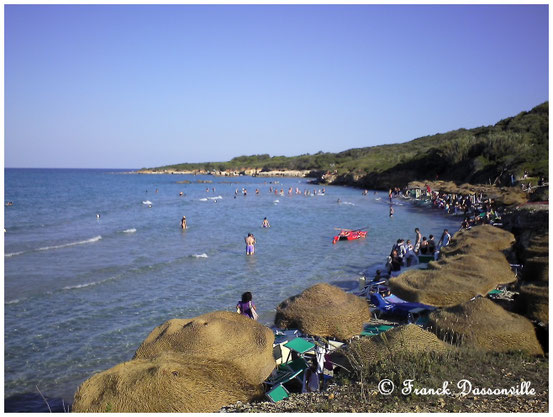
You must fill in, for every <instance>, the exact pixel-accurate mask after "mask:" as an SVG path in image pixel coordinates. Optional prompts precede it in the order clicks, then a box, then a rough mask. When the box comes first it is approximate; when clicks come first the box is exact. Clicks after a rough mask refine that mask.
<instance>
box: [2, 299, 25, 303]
mask: <svg viewBox="0 0 553 417" xmlns="http://www.w3.org/2000/svg"><path fill="white" fill-rule="evenodd" d="M20 301H21V300H19V299H18V298H16V299H15V300H10V301H6V302H5V303H4V304H17V303H19V302H20Z"/></svg>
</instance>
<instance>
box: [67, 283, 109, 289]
mask: <svg viewBox="0 0 553 417" xmlns="http://www.w3.org/2000/svg"><path fill="white" fill-rule="evenodd" d="M101 282H103V281H97V282H87V283H86V284H79V285H68V286H67V287H63V288H62V290H76V289H78V288H86V287H90V286H92V285H98V284H100V283H101Z"/></svg>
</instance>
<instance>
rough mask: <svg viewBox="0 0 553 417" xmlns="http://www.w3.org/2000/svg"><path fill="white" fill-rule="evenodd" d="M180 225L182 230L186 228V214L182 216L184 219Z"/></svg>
mask: <svg viewBox="0 0 553 417" xmlns="http://www.w3.org/2000/svg"><path fill="white" fill-rule="evenodd" d="M180 227H181V229H182V230H184V229H186V227H187V226H186V216H182V219H181V221H180Z"/></svg>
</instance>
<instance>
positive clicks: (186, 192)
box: [4, 169, 460, 411]
mask: <svg viewBox="0 0 553 417" xmlns="http://www.w3.org/2000/svg"><path fill="white" fill-rule="evenodd" d="M180 181H189V183H179V182H180ZM307 181H308V180H307V179H299V178H263V177H246V176H241V177H213V176H199V175H198V176H193V175H138V174H128V173H125V172H123V171H114V170H68V169H67V170H66V169H6V170H5V200H6V201H12V202H13V205H11V206H6V207H4V209H5V216H4V224H5V229H6V232H5V234H4V245H5V246H4V266H5V277H4V278H5V279H4V312H5V321H4V323H5V330H4V340H5V364H4V365H5V367H4V369H5V375H4V378H5V379H4V380H5V387H4V388H5V397H6V398H7V400H6V405H8V404H10V409H14V408H15V409H19V410H23V409H25V410H27V411H30V410H33V409H35V410H37V411H38V410H39V409H44V406H45V404H44V403H42V401H41V400H39V401H36V403H35V404H34V405H33V404H31V405H29V401H31V402H32V398H35V399H36V398H40V397H37V395H36V394H38V390H40V392H41V393H42V394H43V395H45V396H46V397H49V398H58V399H63V400H64V401H65V403H71V402H72V399H73V394H74V392H75V390H76V389H77V387H78V385H79V384H80V383H81V382H83V381H84V380H85V379H87V378H88V377H90V376H91V375H92V374H94V373H96V372H100V371H102V370H106V369H108V368H110V367H112V366H114V365H116V364H117V363H120V362H124V361H128V360H130V359H131V358H132V356H133V354H134V352H135V351H136V349H137V348H138V346H139V345H140V343H141V342H142V341H143V340H144V339H145V338H146V336H147V335H148V334H149V333H150V332H151V331H152V330H153V328H154V327H156V326H158V325H160V324H161V323H163V322H165V321H166V320H169V319H171V318H191V317H195V316H198V315H200V314H203V313H207V312H210V311H214V310H228V311H234V310H235V306H236V303H237V301H238V300H239V298H240V296H241V294H242V293H243V292H245V291H251V292H252V294H253V298H254V302H255V304H256V305H257V307H258V311H259V312H260V320H261V321H262V322H263V323H265V324H268V325H270V324H271V323H272V321H273V319H274V314H275V309H276V307H277V305H278V304H279V303H280V302H281V301H283V300H285V299H286V298H288V297H290V296H292V295H295V294H298V293H300V292H301V291H303V290H304V289H306V288H308V287H310V286H312V285H314V284H316V283H319V282H328V283H331V284H334V285H337V286H339V287H341V288H344V289H353V288H356V287H357V286H358V280H359V277H360V276H362V275H363V274H367V276H370V275H371V274H373V273H374V271H375V270H376V269H377V268H381V267H383V264H384V262H385V259H386V256H387V255H388V254H389V252H390V249H391V247H392V245H393V243H394V242H395V241H396V240H397V239H398V238H400V237H402V238H405V239H409V238H410V239H411V240H412V241H414V238H415V232H414V228H415V227H419V228H420V230H421V232H422V234H423V235H424V236H428V235H429V234H434V236H436V239H439V236H440V235H441V232H442V231H443V229H444V228H449V229H450V230H456V229H457V228H458V227H459V224H460V219H458V218H452V217H446V216H443V215H441V214H438V212H437V211H434V210H432V209H422V208H416V207H413V206H412V205H411V204H410V203H409V202H406V201H404V200H402V199H400V198H395V199H394V202H393V204H394V210H395V214H394V216H393V217H390V216H389V202H388V195H387V193H385V192H373V191H371V192H369V193H368V195H366V196H363V195H362V193H361V190H359V189H354V188H348V187H335V186H326V187H325V193H324V195H322V192H321V193H319V191H322V188H323V187H322V186H316V185H312V184H309V183H308V182H307ZM270 187H273V188H276V189H277V190H278V194H277V195H275V194H274V192H273V193H271V192H270V191H269V189H270ZM290 187H292V188H293V193H292V194H291V195H289V194H288V189H289V188H290ZM243 188H245V189H246V190H247V196H244V195H243V193H242V189H243ZM296 188H299V190H300V191H301V193H302V194H296V193H295V190H296ZM256 189H258V190H259V194H258V195H257V194H256V193H255V190H256ZM281 189H282V190H283V194H284V195H280V190H281ZM236 190H238V194H236ZM305 190H309V194H310V195H309V196H306V195H305V193H304V192H305ZM181 192H182V193H183V195H182V196H180V193H181ZM314 192H316V193H317V195H313V194H314ZM150 203H151V204H150ZM98 214H99V218H98V217H97V215H98ZM182 216H186V219H187V221H188V229H186V230H184V231H183V230H182V229H181V227H180V220H181V218H182ZM264 217H267V219H268V220H269V222H270V224H271V227H270V228H262V227H261V224H262V221H263V218H264ZM337 228H350V229H357V228H361V229H363V230H367V231H368V235H367V238H366V239H361V240H357V241H340V242H338V243H337V244H335V245H333V244H332V238H333V236H334V235H336V234H337V233H338V231H337V230H336V229H337ZM247 233H253V234H254V236H255V238H256V240H257V245H256V253H255V255H253V256H246V255H245V243H244V238H245V236H246V235H247ZM21 395H23V396H21ZM25 395H26V396H27V397H26V396H25ZM10 398H11V399H17V401H15V400H14V402H13V403H10ZM26 399H27V400H26ZM25 401H27V402H28V404H25ZM13 404H16V405H13ZM22 404H25V406H23V405H22Z"/></svg>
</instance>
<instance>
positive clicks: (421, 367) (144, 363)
mask: <svg viewBox="0 0 553 417" xmlns="http://www.w3.org/2000/svg"><path fill="white" fill-rule="evenodd" d="M141 173H144V172H141ZM149 173H152V174H154V172H149ZM163 173H165V174H167V173H168V172H163ZM178 173H179V174H181V173H184V172H178ZM298 175H299V174H298ZM272 176H274V173H273V174H272ZM412 186H415V184H413V185H412ZM433 186H435V184H433ZM442 186H443V185H442ZM450 191H451V190H450ZM453 191H455V192H460V191H459V190H457V189H455V190H453ZM467 192H475V191H474V190H469V191H467ZM506 195H509V193H506ZM495 197H496V198H499V199H501V202H502V203H504V202H505V201H510V200H509V199H510V198H511V197H510V196H507V197H504V196H503V195H502V194H501V193H499V194H497V195H495ZM517 198H518V196H517ZM489 227H491V226H489ZM503 228H504V229H505V230H508V231H510V232H512V233H513V235H514V236H515V238H516V244H515V245H514V246H513V248H512V249H509V255H508V256H510V257H514V258H513V259H516V260H517V261H518V260H520V262H521V263H526V264H527V265H530V266H532V267H531V268H530V267H529V268H526V269H524V270H523V274H522V278H521V279H520V280H518V281H517V282H516V283H515V284H512V285H511V286H510V287H509V288H510V290H512V291H513V293H516V294H518V293H520V294H521V296H520V298H519V299H518V300H517V302H516V303H514V302H511V301H510V300H506V302H505V303H503V304H502V306H503V307H499V305H498V304H495V303H493V302H492V301H489V300H488V299H482V300H484V301H485V302H484V301H483V307H482V308H487V309H489V308H492V307H490V306H489V305H488V304H487V303H490V305H495V307H493V308H492V309H496V310H497V309H499V310H501V311H503V308H506V310H505V311H504V312H503V313H500V314H505V315H513V316H512V317H515V316H516V317H517V320H518V318H520V320H526V321H528V320H531V322H532V323H533V325H534V327H535V328H536V332H537V333H539V332H540V331H541V332H542V335H541V336H542V337H540V335H539V334H538V338H540V341H541V342H542V347H543V349H544V350H545V352H546V353H545V356H539V355H538V356H533V355H532V354H528V353H525V354H522V355H523V356H521V354H511V353H508V352H507V353H497V352H493V351H494V349H493V348H491V349H490V348H485V349H482V348H481V347H480V348H475V347H471V348H470V349H469V348H467V347H466V346H463V347H461V346H460V345H454V346H453V348H454V350H455V352H454V353H451V352H450V349H446V350H445V351H441V350H440V351H439V352H438V351H436V352H434V353H435V354H436V355H438V356H436V357H431V358H429V357H427V356H425V355H427V354H428V353H429V352H428V346H429V345H428V346H426V347H425V345H424V344H423V345H421V346H420V350H414V351H412V352H411V353H410V357H408V358H404V357H403V356H402V355H401V353H397V352H396V353H394V354H392V353H390V355H391V356H392V357H389V358H386V360H385V361H384V362H392V363H393V364H394V365H395V366H396V367H397V368H398V369H399V372H400V374H401V372H403V371H402V369H404V368H405V369H407V373H409V372H415V373H416V374H417V375H421V376H422V375H425V376H424V377H422V379H423V380H424V382H425V383H428V384H435V383H436V378H438V379H439V378H457V379H461V378H463V377H464V376H466V374H469V375H471V376H472V378H474V379H475V383H476V384H479V385H480V386H482V387H486V388H489V387H505V386H507V387H510V386H514V385H516V384H518V383H521V381H525V380H530V381H532V383H533V384H534V386H535V387H536V395H532V396H500V397H498V396H495V397H494V396H491V397H490V396H486V395H476V394H475V395H470V394H469V395H467V396H459V395H457V396H455V395H443V396H440V395H438V396H436V395H434V396H425V397H414V396H410V395H409V396H402V395H399V394H397V395H392V396H386V395H383V394H381V393H380V392H379V391H378V389H376V384H377V382H378V381H377V380H376V379H374V375H375V373H374V369H380V368H378V367H384V364H383V363H382V361H380V362H379V361H378V360H377V361H376V362H374V358H373V359H370V361H369V362H367V364H368V365H367V366H369V368H368V369H372V370H373V371H372V372H371V373H369V374H368V375H369V380H364V378H366V377H367V374H363V373H362V372H361V371H359V370H358V371H359V372H361V373H359V372H357V373H356V375H357V376H355V375H353V374H352V375H342V376H341V377H339V378H337V381H338V382H339V384H332V385H330V386H329V387H328V389H327V390H326V391H324V392H318V393H310V394H291V395H290V397H289V398H288V399H286V400H284V401H279V402H278V403H271V402H268V401H266V400H263V398H264V397H263V392H262V391H259V389H260V387H261V386H260V385H259V384H260V383H261V382H262V381H263V380H264V378H266V377H267V376H268V375H265V374H266V373H267V372H268V371H269V370H270V368H272V367H274V364H271V361H272V354H271V353H270V352H272V345H273V342H272V340H274V335H272V334H269V333H267V330H269V329H268V328H266V327H265V326H262V325H260V324H259V323H257V322H254V321H252V320H249V319H244V317H243V316H240V315H236V314H234V313H228V312H213V313H207V314H205V315H202V316H200V317H196V318H193V319H181V320H180V321H179V319H174V320H170V321H169V322H167V323H165V324H163V325H161V326H159V327H158V328H156V329H154V331H153V332H152V333H151V335H150V336H148V338H147V339H146V340H145V341H144V343H143V344H142V345H141V347H140V348H139V349H138V350H137V353H136V355H135V357H134V358H133V360H131V361H128V362H125V363H124V364H120V365H117V366H116V367H114V368H112V369H110V370H108V371H104V372H102V373H100V374H96V375H94V376H93V377H91V378H90V379H89V380H87V381H85V383H83V384H82V385H81V387H79V390H78V391H77V393H76V395H75V403H74V411H78V412H82V411H96V412H104V411H114V412H117V411H126V412H129V411H133V412H140V411H141V412H145V411H150V412H160V411H180V412H195V411H196V412H206V411H207V412H214V411H217V410H219V411H220V412H383V411H393V412H428V411H430V412H436V411H461V412H501V411H505V412H547V410H548V380H547V374H548V372H547V370H548V353H547V350H548V347H547V344H545V345H544V343H546V342H544V338H545V340H547V336H548V316H547V305H548V295H547V294H548V281H547V275H548V272H547V271H548V249H544V244H545V246H547V242H548V232H547V229H548V204H539V205H532V204H526V203H521V204H518V205H517V206H514V205H511V207H510V208H508V209H506V210H505V211H504V225H503ZM505 233H507V232H505ZM488 239H489V237H488ZM506 239H507V240H508V238H506ZM459 245H461V246H462V244H461V243H459ZM478 245H489V242H487V241H481V242H478ZM501 245H504V244H501ZM501 245H500V246H498V249H501V250H503V246H501ZM509 246H510V245H509ZM544 253H545V255H544ZM448 256H453V257H455V256H458V255H457V254H451V255H448ZM462 256H465V255H462ZM494 256H495V255H494ZM544 268H545V273H544ZM536 283H537V284H539V285H538V286H537V288H538V290H536V289H535V288H534V287H536ZM325 285H326V287H325ZM532 285H533V287H531V286H532ZM327 287H329V288H327ZM330 287H332V286H328V285H327V284H324V285H323V284H318V285H317V286H314V287H311V288H310V289H307V290H305V291H304V292H303V293H302V294H300V295H298V296H294V297H291V298H290V299H288V300H285V301H284V302H283V303H281V305H279V306H278V308H277V318H278V321H279V323H280V324H281V325H284V326H291V327H294V328H299V329H300V330H302V331H303V332H304V333H306V334H312V335H315V336H319V337H331V338H337V339H341V340H350V339H351V337H352V335H355V334H358V333H359V332H360V330H359V329H358V328H359V326H360V329H362V328H363V322H366V321H367V319H368V318H370V313H369V312H368V311H365V309H366V308H367V304H366V302H365V303H362V304H363V305H361V304H360V305H359V306H358V305H357V303H358V301H357V300H359V302H360V300H363V299H364V298H359V297H356V296H353V295H351V294H348V295H347V296H346V295H342V293H343V292H342V291H341V290H339V289H333V288H330ZM530 287H531V288H530ZM525 288H529V290H532V291H534V293H535V292H536V291H538V293H539V294H540V295H542V294H545V298H543V297H542V299H541V300H542V301H541V302H542V303H543V302H545V304H546V308H545V310H544V309H541V310H539V311H536V310H535V309H529V308H528V305H527V304H528V302H526V303H525V302H522V301H521V300H524V297H523V294H524V291H525ZM527 292H528V291H527ZM534 293H532V294H534ZM302 297H303V298H305V300H304V301H303V302H302ZM351 297H353V298H354V299H351ZM535 297H536V296H535V295H534V298H531V299H532V300H534V299H536V298H535ZM526 300H528V298H526ZM544 300H545V301H544ZM467 304H468V303H467ZM481 304H482V303H481ZM463 305H464V304H463ZM341 307H344V308H343V310H344V311H341V309H340V308H341ZM455 308H457V307H455ZM330 311H332V312H334V314H333V315H332V316H328V312H330ZM467 311H468V312H464V313H463V314H464V315H465V316H467V317H469V316H470V314H471V313H470V311H469V310H467ZM490 311H491V310H490ZM544 311H545V313H544ZM515 313H516V314H515ZM486 314H487V313H486ZM490 314H491V313H490ZM519 314H520V315H519ZM544 314H545V315H544ZM367 315H368V316H367ZM480 315H481V314H480ZM346 316H347V318H345V317H346ZM523 316H526V317H527V318H523ZM321 317H322V318H321ZM498 317H499V316H498ZM501 317H502V316H501ZM357 319H359V320H357ZM501 320H503V319H501ZM346 322H347V324H348V325H349V326H350V327H351V328H349V327H347V328H346V327H344V324H345V323H346ZM528 322H529V321H528ZM496 324H497V323H496ZM496 324H495V325H496ZM410 326H412V325H410ZM483 326H486V325H485V324H484V325H483ZM496 327H497V326H496ZM531 327H532V326H530V328H531ZM403 328H404V329H410V330H409V331H408V333H409V332H412V331H415V330H414V329H413V328H411V327H405V326H399V327H396V329H400V330H399V331H400V332H401V331H403V330H402V329H403ZM306 329H308V330H306ZM415 329H418V328H417V327H416V326H415ZM417 331H419V332H424V334H422V333H421V337H418V336H415V337H416V338H417V339H420V340H423V339H426V338H428V340H430V339H432V338H435V337H436V336H435V335H434V334H433V333H431V332H428V331H426V330H422V329H419V330H417ZM530 331H532V330H530ZM271 333H272V332H271ZM229 334H233V335H234V336H233V338H234V337H235V338H236V340H237V341H236V343H234V344H233V345H232V346H229V345H228V342H227V341H228V338H229ZM244 334H245V335H251V337H250V336H247V337H246V339H244V340H242V339H241V338H240V337H239V336H238V335H244ZM409 334H411V333H409ZM413 334H415V333H413ZM417 334H418V333H417ZM499 337H501V336H499ZM365 339H367V338H365ZM251 340H255V341H256V342H255V346H256V348H255V352H254V351H252V346H251V345H250V343H251ZM351 340H355V338H354V339H351ZM432 340H433V339H432ZM475 340H476V339H475ZM373 341H376V339H374V340H370V341H369V342H371V343H372V342H373ZM364 342H365V341H363V343H364ZM438 342H439V343H438ZM363 343H361V345H363ZM407 343H408V341H407ZM431 343H432V346H434V345H436V346H441V343H443V342H441V341H439V340H438V339H436V341H435V342H434V341H432V342H431ZM369 344H370V343H369ZM346 346H347V348H346V350H345V351H344V352H345V353H344V355H345V357H346V359H347V360H350V361H351V360H352V359H351V357H349V356H348V355H351V352H350V354H348V353H347V349H348V348H349V345H346ZM351 346H352V349H353V347H354V346H355V347H356V349H359V343H357V342H353V343H352V344H351ZM391 348H392V346H390V347H386V349H385V350H387V349H391ZM221 349H222V351H221ZM365 349H367V348H365ZM371 349H374V347H373V348H371ZM394 349H395V347H394ZM417 349H418V348H417ZM440 349H441V348H440ZM362 351H363V350H362V349H361V350H359V352H362ZM392 351H393V350H390V352H392ZM430 351H431V352H430V353H433V351H432V349H430ZM534 351H535V350H530V351H529V352H534ZM217 352H219V353H220V354H218V353H217ZM237 352H238V353H239V354H237ZM434 353H433V354H434ZM206 355H207V356H206ZM213 355H215V356H213ZM394 355H396V356H394ZM248 358H249V359H248ZM244 359H246V361H245V362H244ZM371 361H373V362H371ZM254 362H255V363H256V366H255V371H256V372H254V373H253V374H251V375H250V371H251V369H250V368H251V367H250V366H249V365H248V364H250V365H251V364H252V363H254ZM197 363H201V364H202V367H201V371H200V369H198V370H195V369H196V368H195V365H193V364H197ZM386 366H389V365H386ZM375 367H377V368H375ZM498 367H499V368H500V369H501V371H500V373H499V374H498V371H497V369H498ZM384 369H388V371H387V372H392V371H391V368H384ZM408 369H411V371H409V370H408ZM431 369H433V370H432V371H430V370H431ZM475 369H476V370H478V371H479V373H477V374H474V370H475ZM453 370H455V371H453ZM381 371H382V369H381ZM144 372H146V373H147V375H148V376H147V377H146V374H144ZM394 372H397V370H394V371H393V372H392V373H394ZM456 372H457V373H456ZM463 372H465V374H463ZM206 374H207V375H206ZM354 374H355V373H354ZM236 375H239V376H240V378H239V380H238V379H236ZM360 375H361V379H359V377H360ZM362 375H365V376H364V377H363V376H362ZM371 375H372V376H371ZM386 375H387V374H386V373H385V372H384V373H383V376H386ZM370 378H372V379H370ZM144 379H147V380H148V384H150V385H148V386H146V387H143V388H142V385H140V384H141V382H140V381H142V380H144ZM240 380H241V381H242V382H240ZM113 381H118V382H117V385H113ZM129 384H130V385H129ZM151 384H154V385H151ZM127 385H128V386H129V387H134V388H132V389H126V388H124V387H126V386H127ZM153 386H155V387H156V388H155V389H154V388H153ZM148 387H149V388H148ZM198 387H200V388H198ZM206 387H207V388H206ZM230 387H232V389H231V388H230ZM183 390H184V391H183ZM154 394H155V396H156V397H158V396H159V397H160V399H161V400H160V401H158V400H155V401H154V400H151V401H150V400H149V396H151V395H154ZM206 395H208V396H209V397H210V398H211V400H210V401H206V400H205V398H206ZM229 403H230V404H232V405H225V406H223V405H224V404H229ZM217 404H220V405H219V406H218V407H217ZM221 406H222V408H220V407H221Z"/></svg>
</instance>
